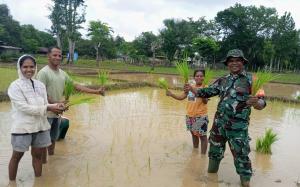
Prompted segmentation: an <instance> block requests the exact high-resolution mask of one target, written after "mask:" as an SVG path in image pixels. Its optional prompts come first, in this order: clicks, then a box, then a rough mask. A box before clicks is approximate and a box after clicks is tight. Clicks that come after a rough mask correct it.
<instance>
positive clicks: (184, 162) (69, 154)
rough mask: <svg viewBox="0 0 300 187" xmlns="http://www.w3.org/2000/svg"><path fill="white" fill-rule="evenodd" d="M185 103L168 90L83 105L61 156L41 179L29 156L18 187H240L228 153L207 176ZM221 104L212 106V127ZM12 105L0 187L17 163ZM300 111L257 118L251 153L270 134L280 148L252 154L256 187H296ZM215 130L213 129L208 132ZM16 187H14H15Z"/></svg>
mask: <svg viewBox="0 0 300 187" xmlns="http://www.w3.org/2000/svg"><path fill="white" fill-rule="evenodd" d="M185 104H186V103H185V102H180V101H176V100H174V99H171V98H168V97H166V96H165V93H164V91H163V90H159V89H151V88H143V89H139V90H133V89H132V90H121V91H114V92H110V93H108V95H107V96H105V97H100V98H99V99H98V100H96V102H95V103H93V104H83V105H79V106H76V107H73V108H70V110H69V111H68V112H67V113H66V114H65V115H66V116H67V117H68V118H70V120H71V126H70V130H69V132H68V134H67V137H66V139H65V140H63V141H59V142H58V143H57V149H56V154H55V155H54V156H51V157H50V158H49V161H48V163H47V164H46V165H44V167H43V176H42V177H41V178H38V179H37V178H35V177H34V175H33V169H32V167H31V158H30V154H29V152H27V153H26V154H25V156H24V158H23V159H22V160H21V163H20V165H19V171H18V176H17V184H19V185H20V186H104V187H107V186H114V187H115V186H117V187H118V186H120V187H126V186H128V187H129V186H130V187H132V186H133V187H135V186H146V187H148V186H149V187H152V186H158V187H160V186H162V187H169V186H172V187H175V186H178V187H194V186H195V187H196V186H208V187H215V186H216V187H219V186H220V187H221V186H239V177H238V175H237V174H236V172H235V169H234V166H233V159H232V156H231V153H230V151H229V150H228V149H227V151H226V152H225V158H224V159H223V160H222V162H221V166H220V170H219V173H218V174H208V173H207V172H206V169H207V162H208V158H207V155H205V156H203V155H201V154H200V152H199V151H198V150H193V148H192V143H191V137H190V134H189V133H188V132H186V131H185V124H184V118H185ZM216 104H217V99H215V98H214V99H211V100H210V102H209V119H210V121H212V119H213V114H214V111H215V107H216ZM9 110H10V104H9V103H0V124H1V125H0V173H1V175H0V186H7V184H8V183H9V182H8V174H7V165H8V161H9V158H10V155H11V151H12V150H11V145H10V135H9V128H10V125H9V121H10V114H9ZM299 120H300V106H299V105H295V104H284V103H280V102H269V103H268V106H267V108H266V109H265V110H263V111H253V113H252V118H251V122H250V127H249V131H250V135H251V137H252V141H251V148H252V150H254V148H255V140H256V138H257V137H259V136H261V135H263V133H264V130H265V129H266V128H273V129H274V131H275V132H277V133H278V135H279V140H278V142H276V143H275V144H274V146H273V149H272V151H273V155H261V154H259V153H256V152H255V151H252V152H251V154H250V157H251V160H252V164H253V169H254V176H253V180H252V181H251V184H252V185H253V186H295V182H296V181H297V179H298V178H299V177H300V167H299V165H300V160H299V154H300V149H299V147H300V141H299V140H300V137H299V132H300V123H299ZM210 126H211V124H210ZM14 184H15V183H11V185H12V186H13V185H14Z"/></svg>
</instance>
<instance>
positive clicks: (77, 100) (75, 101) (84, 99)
mask: <svg viewBox="0 0 300 187" xmlns="http://www.w3.org/2000/svg"><path fill="white" fill-rule="evenodd" d="M93 101H94V97H92V96H85V95H82V94H76V95H74V96H72V97H71V98H70V100H69V102H68V103H67V105H66V107H70V106H73V105H79V104H83V103H92V102H93Z"/></svg>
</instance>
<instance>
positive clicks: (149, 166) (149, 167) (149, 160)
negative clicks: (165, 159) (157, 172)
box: [148, 155, 151, 172]
mask: <svg viewBox="0 0 300 187" xmlns="http://www.w3.org/2000/svg"><path fill="white" fill-rule="evenodd" d="M148 171H149V172H151V158H150V155H149V156H148Z"/></svg>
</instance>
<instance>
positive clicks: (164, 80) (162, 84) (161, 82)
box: [157, 77, 169, 90]
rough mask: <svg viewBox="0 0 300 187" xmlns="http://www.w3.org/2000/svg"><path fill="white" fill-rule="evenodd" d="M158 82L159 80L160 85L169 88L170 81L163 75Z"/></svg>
mask: <svg viewBox="0 0 300 187" xmlns="http://www.w3.org/2000/svg"><path fill="white" fill-rule="evenodd" d="M157 82H158V86H159V87H161V88H163V89H165V90H168V88H169V85H168V81H167V80H166V79H165V78H163V77H161V78H159V79H158V81H157Z"/></svg>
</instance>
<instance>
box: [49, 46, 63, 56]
mask: <svg viewBox="0 0 300 187" xmlns="http://www.w3.org/2000/svg"><path fill="white" fill-rule="evenodd" d="M52 49H59V50H61V49H60V48H59V47H57V46H52V47H49V48H48V51H47V54H50V53H51V52H52Z"/></svg>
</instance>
